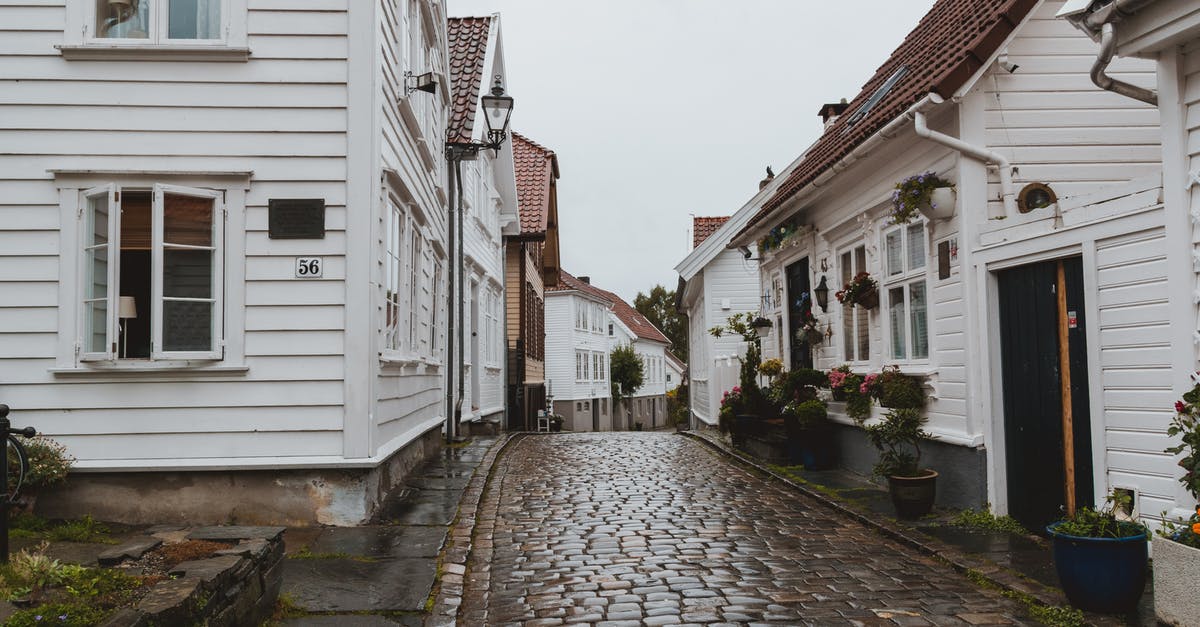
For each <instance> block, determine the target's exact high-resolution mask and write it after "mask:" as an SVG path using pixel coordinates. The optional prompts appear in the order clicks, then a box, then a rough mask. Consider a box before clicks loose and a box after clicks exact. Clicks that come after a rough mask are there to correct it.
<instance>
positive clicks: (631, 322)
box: [603, 291, 671, 430]
mask: <svg viewBox="0 0 1200 627" xmlns="http://www.w3.org/2000/svg"><path fill="white" fill-rule="evenodd" d="M603 293H604V294H606V295H607V296H608V298H609V299H610V302H611V303H612V313H611V317H610V320H609V322H610V324H611V329H612V330H611V332H610V337H609V340H610V342H609V351H610V352H611V351H612V350H613V349H615V348H616V347H617V346H623V345H627V346H631V347H632V348H633V351H634V352H635V353H636V354H637V355H638V357H640V358H641V360H642V385H641V387H639V388H638V389H637V390H636V391H634V393H633V395H632V396H630V397H629V398H627V399H623V400H622V401H621V406H620V407H619V408H618V411H616V412H615V414H614V425H615V426H616V428H617V429H645V430H649V429H656V428H658V427H661V426H663V425H665V424H666V421H667V389H668V387H667V349H668V348H670V346H671V342H670V340H668V339H667V336H665V335H663V333H662V331H660V330H659V329H658V327H655V326H654V325H653V324H652V323H651V322H650V321H649V320H647V319H646V317H645V316H643V315H642V314H641V313H639V312H638V310H637V309H634V308H633V306H632V305H630V304H629V303H627V302H625V300H624V299H622V298H621V297H620V296H617V295H616V294H613V293H612V292H607V291H605V292H603Z"/></svg>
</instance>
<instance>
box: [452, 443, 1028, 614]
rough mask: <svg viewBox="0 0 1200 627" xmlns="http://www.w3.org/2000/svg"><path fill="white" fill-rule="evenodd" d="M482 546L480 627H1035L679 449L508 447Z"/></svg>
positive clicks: (885, 546)
mask: <svg viewBox="0 0 1200 627" xmlns="http://www.w3.org/2000/svg"><path fill="white" fill-rule="evenodd" d="M489 537H490V541H489ZM476 540H477V541H476V543H475V549H476V550H475V552H474V554H473V555H472V557H471V561H470V570H469V572H468V577H467V579H466V596H465V599H464V605H463V614H462V616H461V617H462V619H463V622H464V623H465V624H470V625H476V624H489V625H496V624H513V623H525V624H528V625H559V624H573V623H595V624H598V625H671V624H679V623H694V624H711V623H733V624H754V623H766V624H788V625H797V624H813V625H827V624H860V625H894V624H900V625H929V624H934V625H982V624H1022V623H1025V622H1028V621H1027V619H1025V618H1023V616H1024V614H1023V613H1022V608H1021V607H1020V605H1019V604H1018V603H1016V602H1014V601H1011V600H1008V599H1005V598H1003V597H1001V596H999V595H998V594H996V593H994V592H991V591H987V590H983V589H981V588H978V587H977V586H975V585H973V584H972V583H971V582H969V581H968V580H967V579H966V578H965V577H963V576H962V575H959V574H958V573H956V572H954V571H952V570H951V569H950V568H949V567H948V566H944V565H942V564H939V563H936V562H934V561H933V560H931V559H929V558H926V557H924V556H922V555H920V554H918V553H916V552H915V551H912V550H909V549H907V548H905V547H902V546H899V545H897V544H895V543H893V542H890V541H889V540H887V539H886V538H884V537H882V536H880V535H879V534H878V533H876V532H874V531H872V530H870V529H868V528H865V527H863V526H862V525H861V524H859V523H856V522H854V521H851V520H849V519H846V518H843V517H841V516H840V515H837V514H835V513H834V512H832V511H830V510H828V509H826V508H824V507H821V506H820V505H818V504H816V503H812V502H809V501H808V500H807V499H806V497H804V496H803V495H800V494H797V493H795V492H794V491H791V490H789V489H787V488H786V487H784V486H780V485H776V484H774V483H772V482H771V481H770V480H767V479H764V478H761V477H758V476H756V475H753V474H750V473H749V472H747V471H745V470H743V469H742V468H741V467H739V466H737V465H735V464H733V463H731V462H730V461H729V460H727V459H725V458H722V457H720V456H718V455H717V454H715V453H713V452H711V451H709V450H707V449H705V448H704V447H703V446H702V445H700V444H698V443H696V442H693V441H691V440H689V439H687V438H684V437H681V436H678V435H674V434H664V433H645V434H641V433H638V434H634V433H604V434H562V435H554V436H549V437H526V438H524V439H522V440H520V441H518V442H515V443H513V444H512V445H511V446H510V447H509V449H508V450H506V451H505V452H504V453H503V454H502V455H501V457H500V458H499V459H498V460H497V462H496V468H495V473H494V474H493V479H492V480H491V482H490V484H489V486H488V492H487V494H486V495H485V497H484V501H483V503H482V504H481V507H480V511H479V522H478V527H477V535H476Z"/></svg>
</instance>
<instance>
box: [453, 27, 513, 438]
mask: <svg viewBox="0 0 1200 627" xmlns="http://www.w3.org/2000/svg"><path fill="white" fill-rule="evenodd" d="M448 38H449V49H450V81H451V84H452V86H453V87H452V89H451V92H452V94H453V95H454V106H453V108H452V110H451V113H450V121H449V125H450V126H449V131H448V137H447V141H448V142H449V143H455V142H473V143H481V142H483V141H484V140H485V135H486V134H487V129H486V128H485V125H484V124H483V123H482V122H483V118H484V113H483V111H482V105H481V104H480V100H479V96H480V95H483V94H486V93H487V92H488V90H489V89H491V86H492V84H493V83H494V82H495V81H497V80H498V81H500V82H501V84H504V77H505V75H504V47H503V41H502V37H501V31H500V15H499V14H494V15H491V16H487V17H461V18H451V19H450V21H449V26H448ZM477 120H478V123H477V122H476V121H477ZM512 146H513V142H512V141H506V142H505V143H504V144H503V146H501V148H500V150H498V151H490V150H482V151H479V152H478V153H477V154H475V155H474V159H473V160H470V161H464V162H463V164H462V190H461V191H462V199H463V209H462V220H463V256H464V269H463V285H462V288H463V301H462V304H461V306H462V311H463V329H462V331H463V332H462V333H461V334H460V337H462V338H463V341H464V342H465V343H464V344H463V349H464V352H463V361H462V369H461V372H459V373H456V381H457V380H459V377H461V381H462V382H463V384H464V385H463V386H462V391H463V400H462V410H461V411H462V413H461V418H460V420H462V421H464V422H467V421H480V420H486V421H488V422H492V423H500V422H501V420H502V419H503V417H504V403H505V396H506V394H505V392H506V389H505V388H506V380H505V365H506V362H507V356H506V352H505V348H506V341H505V333H506V331H505V313H506V307H505V276H504V266H505V262H504V243H505V242H504V236H505V235H515V234H517V233H519V231H520V224H519V222H518V208H517V191H516V178H515V174H514V169H513V148H512ZM452 361H453V362H457V358H455V359H453V360H452ZM456 392H457V390H456Z"/></svg>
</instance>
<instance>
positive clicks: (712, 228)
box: [692, 216, 732, 248]
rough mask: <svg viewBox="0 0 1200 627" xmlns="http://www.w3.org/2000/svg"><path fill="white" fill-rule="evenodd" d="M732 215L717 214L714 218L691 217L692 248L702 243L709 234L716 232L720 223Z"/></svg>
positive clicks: (726, 220)
mask: <svg viewBox="0 0 1200 627" xmlns="http://www.w3.org/2000/svg"><path fill="white" fill-rule="evenodd" d="M730 217H732V216H719V217H714V218H701V217H693V218H692V248H695V247H697V246H699V245H700V244H703V243H704V240H706V239H708V236H709V235H712V234H713V233H716V232H717V229H719V228H721V225H722V224H725V223H726V222H728V221H729V218H730Z"/></svg>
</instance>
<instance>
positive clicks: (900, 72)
mask: <svg viewBox="0 0 1200 627" xmlns="http://www.w3.org/2000/svg"><path fill="white" fill-rule="evenodd" d="M905 74H908V66H907V65H901V66H900V67H899V68H896V71H895V72H892V75H891V76H889V77H888V79H887V80H886V81H883V84H882V85H880V86H879V89H876V90H875V93H873V94H871V97H870V98H868V99H867V101H866V102H864V103H863V105H862V106H861V107H859V108H858V110H856V111H855V112H854V113H853V114H852V115H851V116H850V119H848V120H846V127H845V128H846V130H849V129H850V127H852V126H854V125H855V124H857V123H858V121H859V120H861V119H863V118H865V117H867V115H868V114H870V113H871V109H874V108H875V105H877V104H879V101H881V100H883V97H884V96H886V95H888V92H890V91H892V88H893V87H895V86H896V83H899V82H900V79H902V78H904V75H905ZM843 132H844V131H843Z"/></svg>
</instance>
